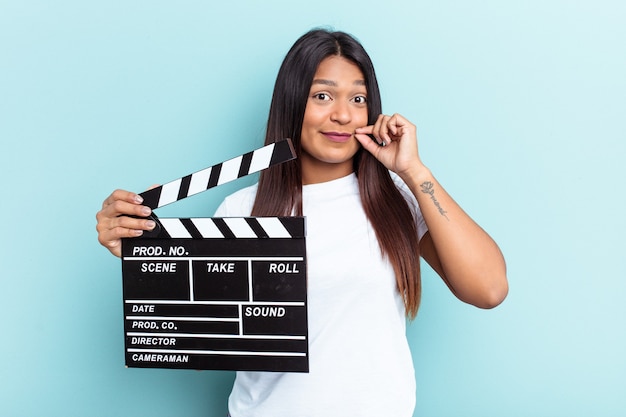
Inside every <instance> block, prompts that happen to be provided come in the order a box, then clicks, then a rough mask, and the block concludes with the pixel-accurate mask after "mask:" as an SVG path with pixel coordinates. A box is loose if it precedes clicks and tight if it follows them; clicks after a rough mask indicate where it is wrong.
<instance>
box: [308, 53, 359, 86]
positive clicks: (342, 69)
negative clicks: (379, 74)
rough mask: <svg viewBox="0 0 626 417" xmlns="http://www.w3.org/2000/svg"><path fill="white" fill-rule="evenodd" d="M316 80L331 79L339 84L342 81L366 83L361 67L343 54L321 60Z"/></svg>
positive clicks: (316, 72)
mask: <svg viewBox="0 0 626 417" xmlns="http://www.w3.org/2000/svg"><path fill="white" fill-rule="evenodd" d="M313 79H314V82H315V80H330V81H335V82H337V83H338V84H339V83H340V82H341V83H342V84H343V83H347V84H362V85H365V77H363V73H362V72H361V70H360V69H359V67H358V66H357V65H356V64H355V63H354V62H352V61H350V60H348V59H346V58H344V57H342V56H336V55H333V56H329V57H326V58H324V59H323V60H322V62H320V64H319V66H318V67H317V71H315V76H314V77H313Z"/></svg>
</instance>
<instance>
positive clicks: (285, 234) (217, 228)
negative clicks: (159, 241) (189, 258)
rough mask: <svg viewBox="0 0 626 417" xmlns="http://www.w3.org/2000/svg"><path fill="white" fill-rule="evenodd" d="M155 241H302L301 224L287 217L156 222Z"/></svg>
mask: <svg viewBox="0 0 626 417" xmlns="http://www.w3.org/2000/svg"><path fill="white" fill-rule="evenodd" d="M155 220H156V221H157V222H159V223H160V225H161V230H160V233H159V235H157V236H155V237H158V238H175V239H223V238H229V239H238V238H239V239H241V238H252V239H265V238H269V239H280V238H287V239H289V238H300V237H304V235H305V233H304V230H303V225H304V223H303V222H300V221H295V220H294V218H290V217H283V218H279V217H224V218H219V217H210V218H155Z"/></svg>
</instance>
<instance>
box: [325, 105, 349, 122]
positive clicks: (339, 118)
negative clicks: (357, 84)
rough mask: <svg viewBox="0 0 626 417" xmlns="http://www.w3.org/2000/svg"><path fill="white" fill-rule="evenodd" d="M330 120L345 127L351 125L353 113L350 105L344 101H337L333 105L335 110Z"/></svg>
mask: <svg viewBox="0 0 626 417" xmlns="http://www.w3.org/2000/svg"><path fill="white" fill-rule="evenodd" d="M330 119H331V120H332V121H333V122H337V123H339V124H342V125H345V124H347V123H350V121H351V120H352V113H351V111H350V105H349V103H344V102H342V101H336V102H335V103H334V104H333V109H332V112H331V114H330Z"/></svg>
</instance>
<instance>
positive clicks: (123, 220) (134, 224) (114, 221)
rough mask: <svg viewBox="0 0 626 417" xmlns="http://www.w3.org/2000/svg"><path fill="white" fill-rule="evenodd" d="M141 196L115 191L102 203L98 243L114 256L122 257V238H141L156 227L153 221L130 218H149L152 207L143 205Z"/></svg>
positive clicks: (98, 219)
mask: <svg viewBox="0 0 626 417" xmlns="http://www.w3.org/2000/svg"><path fill="white" fill-rule="evenodd" d="M141 203H143V199H142V198H141V196H139V195H137V194H135V193H132V192H130V191H124V190H115V191H113V193H112V194H111V195H110V196H108V197H107V198H106V200H104V202H103V203H102V210H100V211H99V212H98V213H97V214H96V220H97V221H98V223H97V224H96V230H97V231H98V241H99V242H100V244H101V245H102V246H104V247H105V248H107V249H108V250H109V251H110V252H111V253H112V254H113V255H115V256H118V257H120V256H121V255H122V238H124V237H137V236H141V235H142V234H143V232H144V230H152V229H154V227H155V226H156V224H155V222H154V221H153V220H149V219H138V218H134V217H129V216H138V217H147V216H149V215H150V213H152V210H150V207H147V206H143V205H141Z"/></svg>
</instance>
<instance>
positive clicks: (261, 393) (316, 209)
mask: <svg viewBox="0 0 626 417" xmlns="http://www.w3.org/2000/svg"><path fill="white" fill-rule="evenodd" d="M394 181H396V183H397V185H398V187H399V188H400V190H401V192H402V193H403V194H404V195H405V198H406V199H407V201H408V202H409V206H410V207H411V209H412V210H413V212H414V214H415V218H416V221H417V225H418V233H419V238H420V239H421V237H422V236H423V234H424V233H425V232H426V225H425V223H424V220H423V218H422V216H421V213H420V211H419V207H418V205H417V201H416V200H415V198H414V197H413V195H412V194H411V193H410V191H409V190H408V187H406V185H405V184H404V183H403V182H402V181H401V180H400V179H399V178H398V177H397V176H394ZM256 190H257V186H256V185H254V186H251V187H248V188H244V189H242V190H240V191H238V192H236V193H234V194H232V195H231V196H229V197H227V198H226V199H225V201H224V202H223V203H222V205H221V206H220V207H219V208H218V210H217V212H216V213H215V216H216V217H229V216H232V217H234V216H249V215H250V212H251V209H252V204H253V202H254V198H255V194H256ZM302 197H303V212H304V215H305V216H306V230H307V235H306V251H307V279H308V287H307V291H308V295H307V303H308V324H309V369H310V371H309V373H276V372H241V371H240V372H237V376H236V379H235V383H234V386H233V389H232V392H231V394H230V398H229V402H228V405H229V411H230V414H231V415H232V417H250V416H254V417H333V416H337V417H348V416H349V417H360V416H363V417H364V416H371V417H380V416H394V417H403V416H406V417H410V416H412V414H413V409H414V407H415V374H414V369H413V361H412V358H411V353H410V350H409V346H408V342H407V340H406V334H405V325H406V320H405V314H404V304H403V302H402V298H401V297H400V294H399V293H398V290H397V287H396V280H395V276H394V272H393V268H392V266H391V264H390V263H389V262H387V261H386V260H385V259H383V257H382V256H381V251H380V246H379V244H378V241H377V239H376V234H375V232H374V230H373V228H372V226H371V225H370V223H369V221H368V220H367V218H366V215H365V213H364V211H363V207H362V205H361V200H360V197H359V190H358V183H357V178H356V176H355V175H354V174H351V175H349V176H347V177H343V178H340V179H337V180H334V181H330V182H326V183H321V184H311V185H305V186H303V187H302Z"/></svg>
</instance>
